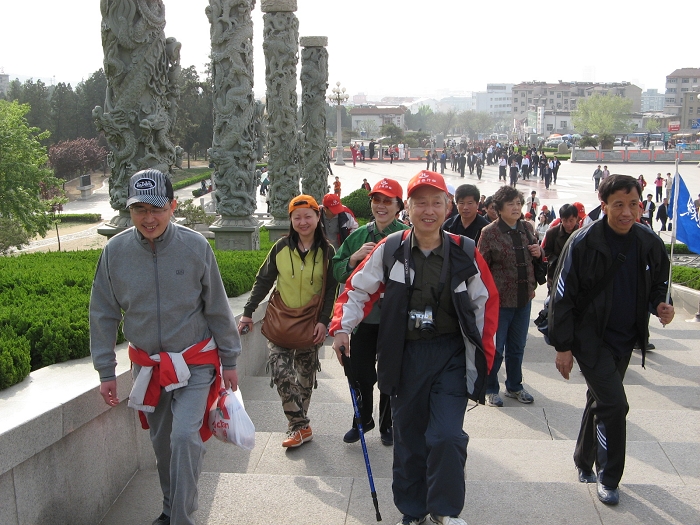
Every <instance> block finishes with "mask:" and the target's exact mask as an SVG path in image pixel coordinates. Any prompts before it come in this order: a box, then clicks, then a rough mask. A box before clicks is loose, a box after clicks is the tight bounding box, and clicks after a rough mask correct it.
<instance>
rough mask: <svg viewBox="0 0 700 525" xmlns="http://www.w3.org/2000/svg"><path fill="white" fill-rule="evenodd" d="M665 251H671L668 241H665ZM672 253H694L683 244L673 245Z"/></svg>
mask: <svg viewBox="0 0 700 525" xmlns="http://www.w3.org/2000/svg"><path fill="white" fill-rule="evenodd" d="M666 251H667V252H668V253H671V245H670V244H669V243H666ZM673 254H674V255H696V254H695V252H691V251H690V248H688V247H687V246H686V245H685V244H678V243H676V245H675V246H674V247H673Z"/></svg>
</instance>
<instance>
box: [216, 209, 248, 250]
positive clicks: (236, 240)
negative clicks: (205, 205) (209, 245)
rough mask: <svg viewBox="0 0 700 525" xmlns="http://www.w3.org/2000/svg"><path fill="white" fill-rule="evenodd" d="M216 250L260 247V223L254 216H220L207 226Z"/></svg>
mask: <svg viewBox="0 0 700 525" xmlns="http://www.w3.org/2000/svg"><path fill="white" fill-rule="evenodd" d="M209 231H210V232H212V233H213V234H214V245H215V246H216V249H217V250H229V251H242V250H259V249H260V223H258V221H257V220H256V219H255V218H254V217H226V216H222V217H221V218H220V219H219V220H217V221H216V222H215V223H214V224H212V225H211V226H209Z"/></svg>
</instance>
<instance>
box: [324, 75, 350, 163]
mask: <svg viewBox="0 0 700 525" xmlns="http://www.w3.org/2000/svg"><path fill="white" fill-rule="evenodd" d="M331 91H332V92H333V94H332V95H328V101H329V102H331V104H333V103H335V104H336V110H337V113H336V115H337V119H336V120H337V121H338V127H337V132H336V138H337V139H338V140H337V143H336V148H335V165H336V166H345V161H344V160H343V129H342V121H341V116H340V111H341V106H342V104H343V102H347V100H348V98H350V97H349V95H348V94H347V93H346V92H345V88H341V87H340V82H336V83H335V87H334V88H333V89H332V90H331Z"/></svg>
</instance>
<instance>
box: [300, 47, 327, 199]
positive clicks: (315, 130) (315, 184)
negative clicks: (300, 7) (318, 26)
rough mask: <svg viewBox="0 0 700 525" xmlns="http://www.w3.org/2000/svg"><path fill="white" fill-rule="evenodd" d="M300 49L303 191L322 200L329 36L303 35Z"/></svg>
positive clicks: (324, 192) (325, 157)
mask: <svg viewBox="0 0 700 525" xmlns="http://www.w3.org/2000/svg"><path fill="white" fill-rule="evenodd" d="M299 43H300V45H301V47H302V50H301V130H302V133H303V148H302V151H303V175H302V179H301V188H302V192H303V193H304V194H306V195H311V196H312V197H313V198H314V199H316V201H317V202H319V203H320V202H321V200H322V199H323V196H324V195H325V194H326V193H327V192H326V190H327V188H328V144H327V142H326V91H327V90H328V50H327V49H326V46H327V45H328V37H325V36H305V37H301V39H300V41H299Z"/></svg>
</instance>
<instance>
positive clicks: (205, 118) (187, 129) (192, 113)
mask: <svg viewBox="0 0 700 525" xmlns="http://www.w3.org/2000/svg"><path fill="white" fill-rule="evenodd" d="M211 93H212V92H211V86H210V84H209V83H208V82H206V81H201V80H200V79H199V75H198V73H197V69H196V68H195V67H194V66H190V67H188V68H185V69H183V70H182V72H181V74H180V99H179V100H178V112H177V121H176V122H175V127H174V128H173V132H172V134H173V142H174V143H175V144H179V145H180V146H182V147H183V148H184V149H185V151H186V152H187V153H188V154H191V153H192V152H193V151H192V150H193V149H194V145H195V144H198V145H199V144H211V141H212V136H213V133H214V131H213V129H214V128H213V120H212V118H213V117H212V115H213V101H212V95H211Z"/></svg>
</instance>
